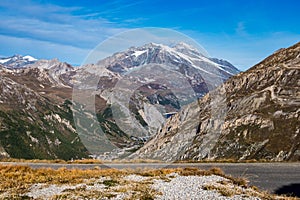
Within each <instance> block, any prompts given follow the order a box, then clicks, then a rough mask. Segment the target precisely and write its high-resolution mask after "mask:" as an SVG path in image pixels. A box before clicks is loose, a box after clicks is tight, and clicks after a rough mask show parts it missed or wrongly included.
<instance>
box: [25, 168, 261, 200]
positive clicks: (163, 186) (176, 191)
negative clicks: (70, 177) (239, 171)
mask: <svg viewBox="0 0 300 200" xmlns="http://www.w3.org/2000/svg"><path fill="white" fill-rule="evenodd" d="M107 179H109V178H108V177H99V179H92V180H90V181H89V184H85V183H82V184H77V185H68V184H65V185H55V184H52V185H46V184H34V185H32V186H31V188H30V192H28V193H27V194H26V195H27V196H29V197H32V198H34V199H51V198H52V197H53V196H55V195H59V194H62V193H63V191H64V190H66V189H71V190H74V189H75V190H76V189H79V188H84V189H85V190H93V191H98V192H100V193H101V192H103V191H104V190H106V186H105V185H103V184H102V183H101V182H102V181H103V180H107ZM123 179H124V180H127V181H129V182H130V181H132V182H143V181H147V180H152V181H153V184H152V185H150V187H152V188H153V189H155V190H157V191H159V192H160V194H161V195H157V196H156V199H158V200H196V199H197V200H198V199H203V200H208V199H213V200H215V199H217V200H240V199H246V200H259V198H257V197H246V196H241V195H235V196H232V197H226V196H223V195H222V194H220V193H219V192H218V191H215V190H205V189H202V187H203V186H204V185H217V184H218V183H217V182H219V181H226V180H227V179H226V178H223V177H220V176H216V175H210V176H180V175H178V174H177V173H171V174H169V175H167V179H160V178H159V177H144V176H140V175H136V174H132V175H127V176H124V177H123ZM91 183H94V184H91ZM116 187H119V186H116ZM229 187H230V185H229ZM232 187H233V185H232ZM236 187H238V186H236ZM241 189H242V188H241ZM127 192H129V191H127ZM115 194H116V196H115V197H113V198H103V199H114V200H122V199H125V198H127V194H126V192H125V193H122V192H117V193H115Z"/></svg>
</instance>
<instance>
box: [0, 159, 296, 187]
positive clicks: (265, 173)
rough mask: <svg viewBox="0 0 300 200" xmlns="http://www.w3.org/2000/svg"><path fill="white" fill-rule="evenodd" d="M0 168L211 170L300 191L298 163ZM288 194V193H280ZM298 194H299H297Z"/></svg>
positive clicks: (30, 164)
mask: <svg viewBox="0 0 300 200" xmlns="http://www.w3.org/2000/svg"><path fill="white" fill-rule="evenodd" d="M0 164H5V165H7V164H12V165H28V166H30V167H33V168H45V167H47V168H48V167H50V168H53V169H57V168H61V167H66V168H80V169H91V168H94V167H100V168H117V169H127V168H130V169H137V168H177V167H197V168H200V169H209V168H211V167H219V168H221V169H222V170H223V171H224V172H225V174H227V175H232V176H234V177H244V178H247V179H248V180H249V181H250V185H254V186H257V187H258V188H260V189H262V190H267V191H269V192H272V193H275V192H276V191H277V193H278V191H279V190H280V189H281V190H282V189H286V188H288V189H289V190H290V191H291V190H292V192H294V193H297V192H298V191H300V163H180V164H178V163H171V164H166V163H106V164H49V163H14V162H11V163H6V162H0ZM282 193H287V192H282ZM298 193H299V192H298Z"/></svg>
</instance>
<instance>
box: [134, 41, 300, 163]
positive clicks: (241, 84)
mask: <svg viewBox="0 0 300 200" xmlns="http://www.w3.org/2000/svg"><path fill="white" fill-rule="evenodd" d="M188 115H189V117H187V116H188ZM132 157H135V158H136V157H139V158H154V159H162V160H168V161H174V160H202V159H210V160H217V159H234V160H249V159H256V160H270V161H299V160H300V43H298V44H296V45H294V46H292V47H290V48H287V49H281V50H279V51H277V52H275V53H274V54H273V55H271V56H269V57H268V58H266V59H265V60H263V61H262V62H260V63H259V64H257V65H255V66H254V67H252V68H251V69H249V70H248V71H246V72H243V73H240V74H238V75H236V76H234V77H232V78H230V79H229V80H228V81H226V82H225V83H224V84H223V85H221V86H220V87H218V88H217V89H215V90H214V91H212V92H210V93H209V94H207V95H206V96H205V97H204V98H202V99H201V100H200V101H199V102H195V103H193V104H190V105H188V106H187V107H186V108H184V109H183V110H182V111H181V112H180V113H178V114H176V115H174V116H172V118H170V119H169V120H168V121H167V122H166V123H165V125H164V126H163V127H162V129H161V130H159V132H158V133H157V135H156V136H155V137H154V138H153V139H152V140H150V141H149V142H148V143H147V144H145V146H144V147H142V148H141V149H140V150H138V151H137V152H136V153H135V154H134V155H132Z"/></svg>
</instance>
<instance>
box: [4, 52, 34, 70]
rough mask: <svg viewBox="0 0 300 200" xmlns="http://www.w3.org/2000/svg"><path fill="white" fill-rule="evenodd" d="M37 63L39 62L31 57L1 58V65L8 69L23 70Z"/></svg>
mask: <svg viewBox="0 0 300 200" xmlns="http://www.w3.org/2000/svg"><path fill="white" fill-rule="evenodd" d="M36 61H37V59H36V58H34V57H32V56H29V55H27V56H21V55H14V56H11V57H6V58H0V63H1V64H3V66H4V67H6V68H8V69H18V68H23V67H25V66H26V65H29V64H33V63H35V62H36Z"/></svg>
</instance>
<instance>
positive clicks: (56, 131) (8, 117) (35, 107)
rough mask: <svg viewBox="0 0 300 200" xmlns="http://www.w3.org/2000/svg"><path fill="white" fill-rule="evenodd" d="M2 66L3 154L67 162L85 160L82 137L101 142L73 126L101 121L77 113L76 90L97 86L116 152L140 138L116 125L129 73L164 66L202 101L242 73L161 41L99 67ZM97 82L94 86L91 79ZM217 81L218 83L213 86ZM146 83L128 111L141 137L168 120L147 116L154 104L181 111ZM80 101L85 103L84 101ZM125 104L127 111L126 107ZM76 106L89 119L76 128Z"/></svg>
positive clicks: (99, 113)
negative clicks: (115, 107)
mask: <svg viewBox="0 0 300 200" xmlns="http://www.w3.org/2000/svg"><path fill="white" fill-rule="evenodd" d="M0 63H1V64H0V76H1V82H2V87H1V88H0V90H1V91H0V92H1V97H0V112H1V117H0V144H1V145H0V146H1V147H0V149H1V152H2V154H3V155H6V156H8V155H9V156H12V157H20V158H21V157H24V158H50V159H52V158H63V159H70V158H76V157H78V158H79V157H85V156H87V155H88V153H89V152H87V149H85V148H84V145H86V143H85V142H84V144H83V143H82V139H83V140H84V138H87V142H88V143H89V142H91V143H92V142H93V141H94V140H96V139H95V138H96V137H94V135H91V133H84V134H86V135H85V137H81V136H80V137H78V134H79V133H78V130H76V128H77V129H78V128H79V129H85V128H86V127H82V124H86V123H87V121H88V120H92V121H89V122H88V123H96V122H95V119H89V116H91V109H90V108H87V109H85V110H84V112H80V111H79V110H76V109H75V110H74V108H75V107H76V106H75V107H74V106H73V107H72V105H71V102H70V100H71V99H72V98H74V96H72V92H73V87H74V86H75V87H76V86H78V85H79V86H80V87H81V86H82V87H84V88H85V89H88V88H89V87H90V88H92V89H93V92H94V93H93V95H94V94H95V97H93V98H95V104H96V105H95V106H96V117H97V119H96V120H97V121H98V122H99V123H100V127H101V129H102V131H104V133H105V138H108V139H109V141H110V142H112V143H113V144H114V145H116V146H117V147H118V148H123V147H128V146H132V145H133V144H136V142H137V139H136V138H132V137H130V135H132V133H131V132H130V130H131V129H124V128H123V129H122V128H121V127H119V126H118V124H117V123H116V116H113V113H112V109H111V106H112V104H111V99H110V97H111V91H112V90H114V87H116V84H118V82H119V81H120V80H126V81H129V83H130V81H132V79H126V78H127V77H129V76H128V74H130V73H131V71H132V70H134V69H138V68H140V67H143V66H145V65H149V64H164V66H167V67H168V70H169V71H176V73H180V74H182V76H183V77H185V78H186V79H187V81H188V83H189V84H190V85H191V87H192V89H193V90H194V91H195V93H196V96H197V97H201V96H203V95H204V94H205V93H207V92H208V90H209V89H211V88H213V87H216V85H218V84H220V82H223V81H224V80H226V79H227V78H229V77H230V76H232V75H233V74H235V73H237V72H238V70H237V69H236V68H235V67H234V66H232V65H231V64H230V63H228V62H227V61H223V60H218V59H213V58H207V57H205V56H203V55H202V54H201V53H199V52H198V51H197V50H196V49H193V48H192V47H191V46H188V45H186V44H184V43H180V44H178V45H176V46H174V47H168V46H164V45H160V44H147V45H144V46H142V47H132V48H130V49H128V50H126V51H124V52H119V53H116V54H114V55H112V56H110V57H108V58H106V59H104V60H101V61H99V62H98V63H96V64H88V65H84V66H81V67H78V68H74V67H72V66H71V65H69V64H67V63H63V62H60V61H58V60H57V59H53V60H36V59H34V58H33V57H31V56H13V57H9V58H3V59H0ZM150 73H152V71H146V73H144V74H143V76H146V77H147V76H149V74H150ZM152 76H156V74H155V73H153V74H152ZM161 78H162V79H163V78H164V77H161ZM175 78H176V77H175ZM94 79H95V80H97V82H96V83H94V82H90V80H94ZM212 79H214V80H216V79H217V80H219V82H216V81H210V80H212ZM149 80H150V79H149V78H148V79H147V78H144V77H142V78H141V79H138V80H137V81H138V82H139V84H141V87H140V88H138V90H137V91H135V92H134V93H133V95H132V96H131V97H130V99H129V100H128V101H129V107H128V108H126V112H127V113H128V114H130V115H133V116H134V118H135V119H136V121H135V123H129V126H130V127H129V128H135V127H139V128H140V129H143V131H145V133H144V134H142V136H145V135H148V136H149V134H150V135H151V133H154V132H155V130H156V129H155V128H156V127H157V126H158V125H160V124H161V123H163V122H164V120H165V118H164V117H163V116H162V115H161V114H159V113H153V112H150V111H151V105H154V104H156V105H159V106H161V107H162V108H163V109H165V111H166V112H169V111H174V110H175V111H177V110H179V109H180V108H181V105H180V103H179V101H178V99H177V98H176V96H175V95H174V93H173V91H171V90H170V88H168V87H167V86H165V85H163V84H160V83H152V82H151V81H149ZM147 81H148V82H147ZM175 82H176V79H175ZM127 83H128V82H127ZM128 89H130V88H125V90H124V91H123V92H125V93H126V92H127V90H128ZM119 94H120V93H119ZM119 96H121V95H119ZM82 98H83V99H86V96H84V95H83V96H82ZM73 100H74V99H73ZM73 103H74V104H77V103H79V104H80V103H81V102H80V101H79V102H75V101H74V102H73ZM120 103H121V104H122V105H121V106H123V105H124V104H125V103H128V102H120ZM79 104H78V105H79ZM82 105H83V104H82ZM71 107H72V109H73V114H75V116H78V115H81V117H79V118H80V119H84V120H83V121H79V122H78V121H77V122H76V123H78V124H79V126H75V124H74V121H73V115H72V111H71ZM79 107H80V106H79ZM132 113H133V114H132ZM86 120H87V121H86ZM93 120H94V121H93ZM158 123H159V124H158ZM153 127H154V128H153ZM151 128H152V129H151ZM93 131H94V130H93ZM151 131H152V132H151ZM95 132H97V130H95ZM148 132H149V133H148ZM7 138H9V139H7ZM98 139H99V140H102V139H103V138H98ZM144 139H145V138H143V141H142V143H143V142H144ZM138 143H140V142H138ZM91 145H92V144H91ZM95 148H98V147H97V146H96V147H95Z"/></svg>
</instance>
